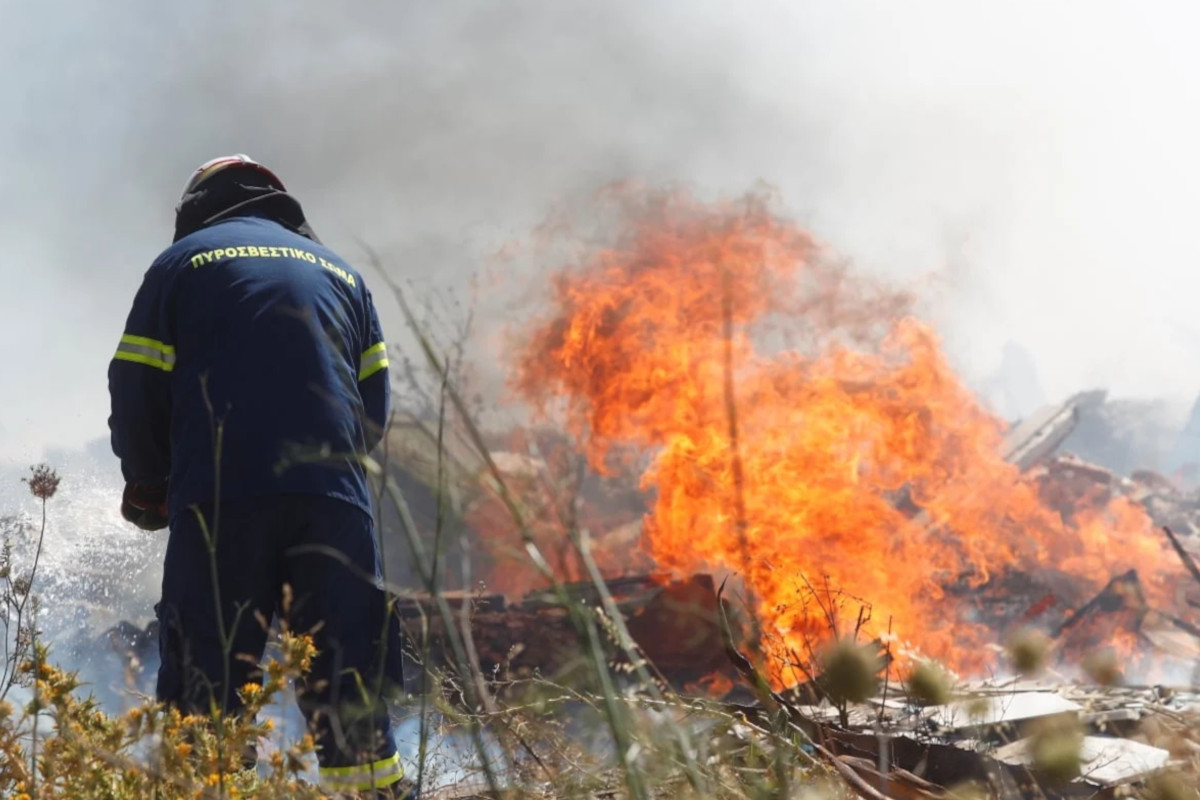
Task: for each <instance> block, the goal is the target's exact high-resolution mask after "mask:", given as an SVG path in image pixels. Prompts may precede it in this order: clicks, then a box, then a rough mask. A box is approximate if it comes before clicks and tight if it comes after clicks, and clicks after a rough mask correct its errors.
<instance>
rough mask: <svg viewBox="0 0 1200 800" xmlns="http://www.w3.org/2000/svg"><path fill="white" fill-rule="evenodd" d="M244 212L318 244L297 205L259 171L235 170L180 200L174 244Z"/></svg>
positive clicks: (209, 181)
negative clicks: (272, 222)
mask: <svg viewBox="0 0 1200 800" xmlns="http://www.w3.org/2000/svg"><path fill="white" fill-rule="evenodd" d="M245 212H254V214H255V216H265V217H267V218H268V219H271V220H273V221H275V222H278V223H279V224H280V225H283V226H284V227H285V228H289V229H291V230H293V231H295V232H296V233H298V234H300V235H301V236H306V237H308V238H309V239H312V240H313V241H314V242H318V243H319V242H320V241H321V240H320V239H318V238H317V234H316V233H314V232H313V229H312V226H310V225H309V224H308V220H307V219H305V218H304V209H303V208H301V207H300V201H298V200H297V199H296V198H294V197H292V196H291V195H290V194H288V193H287V192H286V191H284V189H283V187H281V186H277V185H275V184H274V183H273V182H272V181H271V180H270V179H269V178H267V176H265V175H263V174H262V173H261V172H259V171H258V170H251V169H237V168H230V169H225V170H222V171H221V172H218V173H217V174H216V175H213V176H212V177H211V178H209V179H208V180H206V181H204V183H202V184H200V186H199V187H197V189H196V191H194V192H192V193H191V194H186V195H184V196H183V200H181V201H180V203H179V207H178V208H177V209H176V210H175V238H174V240H173V241H176V242H177V241H179V240H180V239H182V238H183V237H184V236H187V235H188V234H189V233H195V232H196V231H198V230H200V229H201V228H204V227H206V226H208V225H212V224H213V223H214V222H220V221H221V220H223V219H226V218H228V217H232V216H237V215H238V214H239V213H245Z"/></svg>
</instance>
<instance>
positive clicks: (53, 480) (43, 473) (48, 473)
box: [21, 464, 61, 500]
mask: <svg viewBox="0 0 1200 800" xmlns="http://www.w3.org/2000/svg"><path fill="white" fill-rule="evenodd" d="M29 470H30V472H32V473H33V475H31V476H30V477H28V478H22V479H21V480H22V481H24V482H25V483H27V484H29V493H30V494H32V495H33V496H34V497H36V498H37V499H39V500H49V499H50V498H51V497H54V493H55V492H57V491H58V482H59V481H60V480H61V478H59V477H58V473H57V472H55V471H54V470H53V469H51V468H50V466H49V465H47V464H38V465H37V466H35V467H30V468H29Z"/></svg>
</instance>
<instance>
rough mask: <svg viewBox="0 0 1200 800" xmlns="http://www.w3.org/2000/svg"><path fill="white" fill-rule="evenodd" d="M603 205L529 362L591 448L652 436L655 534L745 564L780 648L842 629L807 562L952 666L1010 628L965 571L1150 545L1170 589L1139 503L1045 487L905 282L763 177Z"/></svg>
mask: <svg viewBox="0 0 1200 800" xmlns="http://www.w3.org/2000/svg"><path fill="white" fill-rule="evenodd" d="M608 210H615V211H616V215H617V216H616V219H617V222H618V223H619V228H618V231H619V233H618V235H617V237H616V238H615V244H613V245H612V246H611V247H608V248H606V249H601V250H598V251H593V252H590V253H589V254H587V255H585V256H583V257H582V258H581V259H580V260H579V261H578V263H575V264H572V265H570V266H568V267H567V268H564V269H562V270H560V271H558V272H556V273H555V275H554V277H553V281H552V306H551V308H552V312H553V313H552V315H551V316H550V317H549V318H547V319H545V320H542V321H540V322H538V323H536V324H534V325H533V326H532V327H531V328H530V330H529V331H528V338H527V339H526V340H525V341H524V343H523V349H522V350H521V354H520V358H519V362H518V365H517V369H516V373H515V376H514V385H515V387H516V388H517V390H518V391H519V393H520V394H521V395H522V396H523V397H525V398H526V399H528V400H530V401H533V402H534V403H535V404H536V405H538V406H539V407H541V408H543V409H548V408H549V407H550V406H551V405H553V404H554V403H556V402H557V403H559V404H561V406H562V408H563V409H564V411H565V413H566V416H567V420H568V423H569V427H570V429H571V430H572V432H573V433H574V434H576V435H578V436H580V437H581V440H582V441H584V442H585V443H586V450H587V454H588V456H589V458H590V459H591V461H592V463H593V465H594V466H595V467H596V468H598V469H604V468H606V467H607V466H612V465H613V464H614V463H616V461H617V460H618V459H620V458H621V457H622V455H623V454H624V453H628V452H640V453H643V454H644V453H646V452H649V453H651V454H652V457H653V460H652V463H651V465H650V467H649V468H648V469H647V470H646V471H645V472H644V474H643V477H642V483H643V486H644V488H647V489H651V490H653V491H654V492H655V500H654V506H653V510H652V512H651V514H650V515H649V517H648V519H647V520H646V527H645V530H646V534H645V542H646V545H647V547H648V549H649V551H650V553H651V555H652V556H653V557H654V559H655V560H656V562H657V563H658V564H659V565H660V566H661V567H663V568H665V569H669V570H674V571H677V572H679V573H690V572H694V571H697V570H701V569H713V568H716V569H724V570H729V571H734V572H738V573H740V574H741V575H742V577H743V579H744V580H745V582H746V585H747V587H748V588H749V589H750V590H751V591H752V593H753V597H755V598H756V600H757V611H758V613H759V615H760V617H761V619H762V621H763V627H764V634H765V637H766V641H767V642H768V646H769V647H771V648H772V650H773V651H774V654H775V655H776V656H779V657H780V659H782V660H784V661H787V660H789V659H790V658H792V657H793V656H791V655H790V654H794V653H804V652H812V650H811V648H812V646H814V644H815V643H819V642H820V641H821V640H822V639H824V638H826V637H827V636H828V635H829V628H830V622H831V620H830V615H829V613H827V612H828V611H830V610H831V609H828V608H825V609H823V608H821V605H822V604H821V603H820V602H819V601H820V599H821V598H820V592H819V591H815V590H814V589H812V588H811V587H813V586H821V585H823V586H830V587H836V589H837V590H838V591H839V592H844V593H845V596H850V597H855V598H861V599H862V600H863V601H864V602H865V603H866V604H868V605H869V607H870V621H869V622H868V623H867V628H866V633H868V634H870V635H875V636H881V637H882V636H884V635H885V634H886V633H887V631H888V630H889V627H890V629H891V631H892V634H893V636H894V640H895V641H896V642H897V643H898V644H900V645H902V646H903V647H904V648H905V649H906V651H907V652H909V653H913V654H915V653H920V654H921V655H924V656H930V657H935V658H938V659H941V660H943V661H944V662H945V663H947V665H948V666H950V667H952V668H955V669H957V670H958V671H960V672H971V671H974V670H978V669H981V668H983V667H985V666H986V665H987V664H988V662H990V661H991V660H992V655H991V652H992V651H990V650H988V649H987V648H985V647H983V645H985V644H987V643H989V642H991V641H993V640H994V638H995V634H994V633H993V632H990V631H988V630H985V629H984V627H983V626H982V625H981V624H978V623H974V622H972V621H970V620H968V619H965V618H963V615H962V607H961V604H960V603H958V602H956V601H955V600H954V599H953V598H952V597H951V596H950V595H948V594H947V591H946V587H947V586H949V585H951V584H955V583H958V584H960V585H961V584H962V583H963V582H964V581H965V582H966V583H967V584H968V585H970V586H972V587H978V586H981V585H983V584H984V583H986V582H987V581H988V580H989V578H991V577H992V576H994V575H997V574H999V573H1000V572H1002V571H1004V570H1006V569H1009V568H1020V569H1034V568H1036V567H1037V566H1038V565H1049V566H1053V567H1054V568H1056V569H1058V570H1062V571H1064V572H1068V573H1071V574H1072V575H1074V576H1076V577H1077V578H1078V580H1079V581H1080V582H1082V583H1083V584H1085V585H1086V586H1088V587H1093V588H1094V589H1096V590H1098V589H1100V588H1101V587H1103V586H1104V584H1105V583H1106V582H1107V581H1108V580H1109V579H1110V578H1111V577H1112V576H1113V575H1114V574H1117V573H1118V572H1123V571H1125V570H1127V569H1129V568H1135V569H1137V570H1138V571H1139V572H1140V574H1141V576H1142V580H1143V581H1144V582H1145V583H1146V590H1147V594H1148V596H1149V597H1150V598H1151V601H1152V602H1153V599H1154V598H1155V597H1159V598H1162V597H1165V596H1166V594H1167V592H1168V588H1169V583H1170V580H1171V579H1172V575H1173V574H1174V573H1175V569H1176V562H1175V559H1174V558H1173V557H1172V556H1171V554H1170V553H1169V551H1168V549H1167V547H1166V546H1165V545H1164V543H1163V542H1162V541H1161V537H1159V536H1156V535H1155V534H1154V531H1153V530H1152V528H1151V525H1150V522H1149V520H1148V518H1147V517H1146V515H1145V514H1144V513H1143V512H1142V511H1141V510H1140V509H1139V508H1138V507H1136V506H1134V505H1133V504H1131V503H1127V502H1124V501H1116V502H1113V503H1109V504H1108V505H1106V506H1104V507H1102V508H1100V509H1098V510H1095V511H1093V512H1091V513H1087V514H1083V515H1080V516H1079V518H1077V519H1075V520H1073V521H1071V522H1070V523H1068V522H1064V521H1063V519H1062V518H1061V517H1060V515H1058V514H1057V513H1055V512H1053V511H1051V510H1050V509H1049V508H1047V507H1046V506H1045V505H1044V504H1043V503H1042V502H1041V501H1040V500H1039V497H1038V492H1037V488H1036V486H1035V485H1034V484H1033V482H1032V481H1026V480H1023V479H1022V477H1021V475H1020V474H1019V472H1018V470H1017V469H1016V468H1015V467H1013V466H1012V465H1010V464H1008V463H1006V462H1005V461H1004V460H1003V459H1002V458H1001V457H1000V456H999V455H998V452H999V446H1000V443H1001V439H1002V436H1003V425H1002V424H1001V423H1000V422H999V421H998V420H997V419H996V418H995V417H993V416H992V415H991V414H990V413H988V412H987V411H986V410H985V409H984V408H983V407H982V406H981V404H980V403H979V402H978V401H977V399H976V398H975V397H974V396H973V395H972V393H971V392H970V391H969V390H968V389H967V388H966V387H965V386H964V385H963V384H962V382H961V381H960V380H959V378H958V377H957V375H955V373H954V371H953V370H952V369H951V367H950V366H949V364H948V363H947V361H946V358H945V357H944V355H943V354H942V352H941V349H940V346H939V341H938V337H937V336H936V335H935V334H934V332H933V331H932V330H931V329H930V328H929V327H928V326H927V325H925V324H923V323H922V322H920V321H918V320H917V319H915V318H914V317H913V316H912V315H911V299H910V298H909V297H908V296H907V295H905V294H903V293H899V292H895V291H890V290H887V289H885V288H883V287H881V286H879V285H876V284H873V283H871V282H869V281H867V280H865V279H863V278H861V277H856V276H853V275H851V274H850V273H849V272H848V271H846V269H845V268H844V266H840V265H838V264H836V263H834V262H833V261H832V259H830V258H829V257H828V256H827V255H826V254H825V253H824V252H823V251H822V250H821V248H820V247H818V246H817V244H816V243H815V242H814V241H813V240H812V238H811V237H810V236H809V235H808V234H806V233H805V232H804V231H803V230H801V229H800V228H798V227H797V226H795V225H794V224H793V223H791V222H789V221H787V220H785V219H782V218H780V217H779V216H777V215H776V214H774V213H773V211H772V208H771V204H770V202H769V201H768V199H766V198H764V197H761V196H757V195H753V196H749V197H747V198H744V199H742V200H741V201H738V202H736V203H729V204H720V205H709V206H706V205H702V204H699V203H697V202H694V201H691V200H690V199H688V198H686V197H681V196H679V195H664V194H653V195H651V194H619V195H617V197H616V203H615V204H614V205H612V206H610V207H608ZM814 600H815V601H818V602H814ZM833 623H834V624H835V625H836V626H838V627H840V628H843V630H842V631H841V632H843V633H844V632H845V628H846V627H848V626H853V625H854V624H856V618H855V616H854V615H853V614H850V616H849V617H847V618H846V619H845V620H844V621H839V620H837V619H836V618H835V619H834V620H833ZM775 677H776V679H777V680H781V679H782V677H783V676H782V675H781V674H779V673H777V674H776V675H775Z"/></svg>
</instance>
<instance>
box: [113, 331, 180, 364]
mask: <svg viewBox="0 0 1200 800" xmlns="http://www.w3.org/2000/svg"><path fill="white" fill-rule="evenodd" d="M113 358H114V359H116V360H117V361H132V362H133V363H135V364H145V365H146V366H148V367H154V368H155V369H161V370H162V371H163V372H170V371H171V370H173V369H175V348H174V347H173V346H171V345H169V344H165V343H163V342H160V341H159V340H157V339H151V338H149V337H146V336H132V335H130V334H128V333H127V334H125V335H124V336H122V337H121V343H120V344H119V345H117V352H116V353H114V354H113Z"/></svg>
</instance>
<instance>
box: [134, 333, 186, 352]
mask: <svg viewBox="0 0 1200 800" xmlns="http://www.w3.org/2000/svg"><path fill="white" fill-rule="evenodd" d="M121 343H122V344H140V345H141V346H142V347H153V348H154V349H155V350H161V351H162V352H164V353H171V354H174V353H175V346H174V345H170V344H166V343H165V342H160V341H159V340H158V339H151V338H150V337H148V336H133V335H130V334H128V333H126V334H124V335H123V336H121Z"/></svg>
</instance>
